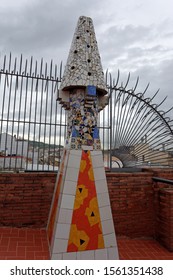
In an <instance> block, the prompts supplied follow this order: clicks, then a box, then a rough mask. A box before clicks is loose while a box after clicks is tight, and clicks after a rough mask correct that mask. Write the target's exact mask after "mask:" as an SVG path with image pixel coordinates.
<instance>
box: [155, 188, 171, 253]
mask: <svg viewBox="0 0 173 280" xmlns="http://www.w3.org/2000/svg"><path fill="white" fill-rule="evenodd" d="M158 204H159V205H158V212H157V220H156V221H157V231H156V238H157V239H158V240H159V241H160V243H162V244H163V245H164V246H165V247H166V248H167V249H169V250H170V251H173V187H170V188H165V189H160V190H159V203H158Z"/></svg>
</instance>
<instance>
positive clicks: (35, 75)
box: [34, 60, 37, 78]
mask: <svg viewBox="0 0 173 280" xmlns="http://www.w3.org/2000/svg"><path fill="white" fill-rule="evenodd" d="M34 77H35V78H36V77H37V60H36V62H35V74H34Z"/></svg>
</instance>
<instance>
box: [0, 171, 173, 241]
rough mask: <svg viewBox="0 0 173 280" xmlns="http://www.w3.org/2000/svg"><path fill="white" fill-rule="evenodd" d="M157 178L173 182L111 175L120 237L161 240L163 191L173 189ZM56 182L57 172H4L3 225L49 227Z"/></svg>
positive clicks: (0, 185) (0, 193)
mask: <svg viewBox="0 0 173 280" xmlns="http://www.w3.org/2000/svg"><path fill="white" fill-rule="evenodd" d="M153 176H154V177H163V178H167V179H173V172H172V171H171V170H169V169H168V170H166V169H163V170H162V169H160V170H158V169H157V170H156V169H155V170H152V169H146V170H144V172H140V173H116V174H115V173H107V180H108V187H109V193H110V200H111V206H112V212H113V219H114V223H115V228H116V233H117V235H121V236H122V235H123V236H128V237H131V238H135V237H155V236H156V237H157V238H158V239H160V240H161V235H160V233H159V231H158V229H159V227H160V225H161V223H162V219H161V216H160V213H161V208H162V203H161V200H160V195H161V191H160V189H162V188H165V187H166V188H167V187H170V186H169V185H165V184H160V183H153V181H152V177H153ZM55 179H56V173H1V174H0V226H14V227H33V228H40V227H46V224H47V219H48V213H49V209H50V205H51V200H52V194H53V189H54V184H55ZM171 203H172V202H171ZM164 205H168V204H167V203H165V204H164ZM169 205H170V207H172V206H171V205H172V204H169ZM164 207H165V206H164ZM167 211H168V210H167ZM172 217H173V216H172ZM163 225H164V223H163Z"/></svg>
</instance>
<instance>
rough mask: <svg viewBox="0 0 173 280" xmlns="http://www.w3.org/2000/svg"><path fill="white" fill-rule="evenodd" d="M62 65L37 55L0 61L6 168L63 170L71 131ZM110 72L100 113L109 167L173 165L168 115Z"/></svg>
mask: <svg viewBox="0 0 173 280" xmlns="http://www.w3.org/2000/svg"><path fill="white" fill-rule="evenodd" d="M61 73H62V63H61V64H60V65H59V66H57V65H56V64H54V63H53V61H51V62H50V63H49V64H48V63H45V62H44V61H43V59H41V61H40V62H39V63H38V62H37V61H36V60H34V59H33V58H32V57H31V58H30V59H29V60H28V59H25V60H24V59H23V57H22V55H21V56H20V58H13V57H12V56H11V54H10V55H9V56H8V57H7V56H4V57H2V58H1V59H0V94H1V98H0V169H1V170H3V171H4V170H7V171H9V170H15V171H16V170H37V171H38V170H40V171H42V170H44V171H45V170H48V171H54V170H57V169H58V166H59V162H60V160H61V153H62V149H63V146H64V139H65V135H66V125H67V123H66V112H65V110H64V109H63V108H62V107H61V105H59V103H58V102H57V97H58V96H57V94H58V88H59V84H60V82H61ZM119 77H120V75H119V72H118V75H117V79H116V81H115V80H113V79H112V77H111V75H110V74H108V73H106V75H105V78H106V84H107V89H108V95H109V105H108V106H107V107H106V108H105V109H104V110H103V111H102V112H100V115H99V128H100V137H101V141H102V149H103V155H104V160H105V166H107V167H109V168H110V169H113V168H119V167H134V166H139V167H140V166H146V165H147V166H162V167H172V166H173V157H172V155H173V130H172V120H170V119H169V118H168V113H169V111H170V110H168V111H167V112H164V111H162V110H160V106H161V105H162V103H163V102H164V100H163V101H162V102H161V103H160V104H154V103H153V100H154V97H155V96H156V94H157V93H156V94H154V96H153V97H152V98H146V97H145V93H146V91H147V89H148V86H147V87H146V89H145V90H144V92H142V93H138V92H137V93H136V91H137V85H138V79H137V82H136V84H135V85H134V87H133V88H132V89H128V88H127V87H128V83H129V79H130V75H129V76H128V79H127V82H126V84H125V85H124V86H123V85H122V83H120V82H119Z"/></svg>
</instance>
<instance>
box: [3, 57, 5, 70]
mask: <svg viewBox="0 0 173 280" xmlns="http://www.w3.org/2000/svg"><path fill="white" fill-rule="evenodd" d="M5 65H6V55H5V56H4V63H3V72H5Z"/></svg>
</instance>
